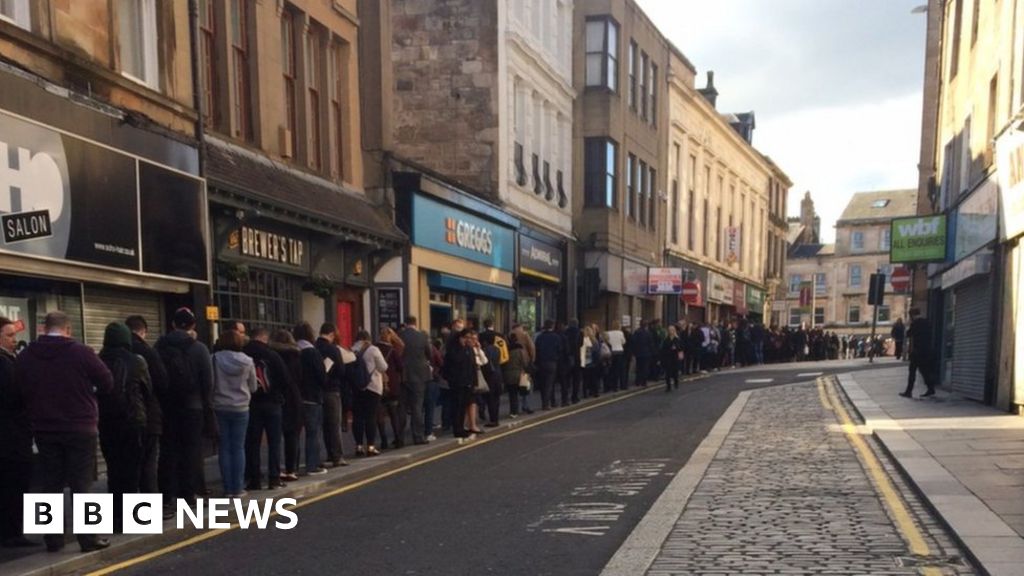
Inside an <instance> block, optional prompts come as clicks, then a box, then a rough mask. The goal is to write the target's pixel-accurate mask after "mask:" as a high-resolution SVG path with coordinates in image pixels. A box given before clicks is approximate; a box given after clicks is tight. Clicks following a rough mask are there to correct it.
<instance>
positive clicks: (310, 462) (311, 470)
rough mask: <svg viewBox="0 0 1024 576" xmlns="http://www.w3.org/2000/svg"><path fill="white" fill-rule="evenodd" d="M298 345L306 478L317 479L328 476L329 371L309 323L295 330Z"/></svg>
mask: <svg viewBox="0 0 1024 576" xmlns="http://www.w3.org/2000/svg"><path fill="white" fill-rule="evenodd" d="M292 336H294V337H295V344H296V345H297V346H298V347H299V359H300V360H301V363H302V382H301V383H300V384H299V389H300V391H301V392H302V412H303V416H304V422H303V428H304V429H305V432H306V474H307V475H310V476H316V475H319V474H326V473H327V470H326V469H325V468H324V467H323V466H321V464H320V462H321V460H320V440H321V438H322V437H323V425H324V424H323V418H324V387H325V386H326V385H327V370H326V369H325V368H324V357H323V356H321V355H320V353H319V352H317V350H316V346H314V345H313V340H314V339H315V338H316V336H314V335H313V327H312V326H310V325H309V322H301V323H299V324H298V325H297V326H295V328H294V330H292Z"/></svg>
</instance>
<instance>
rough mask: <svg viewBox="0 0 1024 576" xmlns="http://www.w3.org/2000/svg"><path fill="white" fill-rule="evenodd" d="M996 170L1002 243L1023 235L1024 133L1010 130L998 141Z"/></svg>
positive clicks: (1023, 131)
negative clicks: (999, 197) (1001, 203)
mask: <svg viewBox="0 0 1024 576" xmlns="http://www.w3.org/2000/svg"><path fill="white" fill-rule="evenodd" d="M996 167H997V170H996V172H997V174H998V175H999V189H1000V194H1001V196H1002V202H1003V206H1002V212H1003V226H1002V239H1003V240H1008V239H1011V238H1016V237H1017V236H1020V235H1021V234H1024V130H1019V129H1017V130H1012V129H1011V130H1007V131H1006V132H1005V133H1004V134H1003V135H1002V136H1000V137H999V138H998V139H997V140H996Z"/></svg>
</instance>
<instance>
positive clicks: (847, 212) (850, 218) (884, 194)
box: [836, 189, 917, 226]
mask: <svg viewBox="0 0 1024 576" xmlns="http://www.w3.org/2000/svg"><path fill="white" fill-rule="evenodd" d="M882 200H888V201H889V202H888V203H887V204H886V205H885V206H884V207H873V206H872V205H873V204H874V203H876V202H879V201H882ZM914 214H917V189H909V190H876V191H873V192H857V193H856V194H854V195H853V197H852V198H850V202H849V203H848V204H847V205H846V209H844V210H843V214H842V216H840V217H839V220H838V221H837V222H836V225H837V226H839V225H841V224H851V223H854V222H870V221H875V220H892V219H893V218H899V217H902V216H913V215H914Z"/></svg>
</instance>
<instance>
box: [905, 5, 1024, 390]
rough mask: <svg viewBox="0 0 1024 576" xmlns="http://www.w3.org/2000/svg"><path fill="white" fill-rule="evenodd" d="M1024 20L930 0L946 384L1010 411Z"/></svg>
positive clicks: (1014, 13) (932, 178)
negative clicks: (943, 242)
mask: <svg viewBox="0 0 1024 576" xmlns="http://www.w3.org/2000/svg"><path fill="white" fill-rule="evenodd" d="M1022 19H1024V6H1021V5H1020V3H1019V2H996V3H991V2H980V1H979V0H951V1H949V2H944V3H943V2H934V1H933V2H930V3H929V32H928V42H929V44H928V50H927V54H928V60H927V61H926V74H925V110H926V111H927V112H931V114H926V116H925V122H924V123H923V130H922V174H921V186H920V190H919V194H920V196H921V198H922V200H923V202H922V203H921V205H920V207H919V212H920V214H921V215H923V216H924V215H929V216H930V215H933V214H934V215H937V216H938V217H939V218H940V219H942V220H943V221H944V222H945V223H946V229H945V231H946V234H947V241H946V246H947V249H946V254H945V258H942V259H941V261H937V262H935V261H933V262H932V263H930V264H927V265H925V264H924V263H921V264H920V266H919V267H918V269H919V270H920V271H921V273H922V275H923V276H926V277H927V281H926V282H927V284H926V288H927V302H928V315H929V316H930V317H931V319H932V323H933V324H934V325H935V326H936V329H937V332H938V337H939V340H938V341H939V342H941V346H940V351H941V374H942V382H943V384H944V385H946V386H949V387H950V388H951V389H952V390H953V391H954V392H956V393H958V394H960V395H962V396H964V397H967V398H971V399H974V400H978V401H983V402H988V403H993V404H995V405H997V406H999V407H1000V408H1003V409H1011V408H1012V407H1019V406H1020V405H1021V404H1024V377H1022V375H1021V369H1020V366H1021V365H1022V358H1024V356H1022V352H1024V350H1022V345H1021V332H1022V330H1021V329H1022V323H1021V320H1020V318H1021V314H1020V293H1021V278H1022V273H1021V266H1020V263H1021V255H1020V248H1019V237H1020V234H1021V232H1022V231H1024V230H1022V227H1021V224H1020V222H1021V221H1022V219H1024V201H1022V200H1021V198H1022V196H1024V191H1022V188H1021V186H1020V185H1019V184H1020V174H1021V167H1022V166H1024V162H1022V160H1021V154H1022V150H1024V148H1022V146H1021V143H1022V136H1021V132H1022V130H1021V128H1022V127H1021V118H1022V104H1024V87H1022V85H1021V84H1022V80H1024V70H1022V66H1024V35H1022V34H1021V31H1020V24H1019V23H1020V22H1021V21H1022ZM925 155H927V157H925ZM923 288H924V286H922V289H923ZM1015 409H1017V410H1019V408H1015Z"/></svg>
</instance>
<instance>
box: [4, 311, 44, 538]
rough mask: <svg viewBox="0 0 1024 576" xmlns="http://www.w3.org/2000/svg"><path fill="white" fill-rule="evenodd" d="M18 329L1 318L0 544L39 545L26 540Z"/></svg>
mask: <svg viewBox="0 0 1024 576" xmlns="http://www.w3.org/2000/svg"><path fill="white" fill-rule="evenodd" d="M17 347H18V330H17V327H16V325H15V323H14V322H13V321H11V320H10V319H8V318H4V317H2V316H0V438H2V440H0V545H2V546H3V547H4V548H21V547H27V546H38V545H39V543H38V542H33V541H32V540H29V539H28V538H25V535H24V533H23V532H22V529H23V527H24V525H23V522H22V520H23V514H22V512H23V508H24V506H23V503H22V500H23V499H24V496H25V493H26V492H28V491H29V488H30V487H31V482H32V429H31V427H30V424H29V418H28V411H27V410H26V406H25V399H24V396H23V395H22V393H21V390H20V389H19V387H18V382H17V380H16V379H15V371H14V366H15V362H16V361H17V357H16V356H15V355H14V351H15V350H16V349H17Z"/></svg>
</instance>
